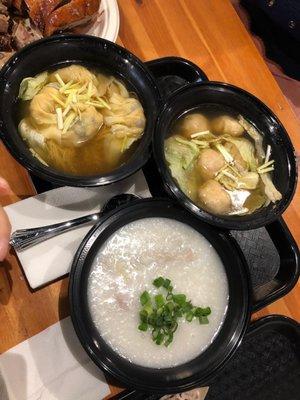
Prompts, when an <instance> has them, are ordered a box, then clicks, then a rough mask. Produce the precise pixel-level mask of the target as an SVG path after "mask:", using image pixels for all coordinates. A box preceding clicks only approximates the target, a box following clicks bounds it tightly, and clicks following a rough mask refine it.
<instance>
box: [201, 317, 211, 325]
mask: <svg viewBox="0 0 300 400" xmlns="http://www.w3.org/2000/svg"><path fill="white" fill-rule="evenodd" d="M199 322H200V324H201V325H206V324H208V323H209V321H208V318H207V317H206V316H205V315H204V316H203V315H202V316H200V317H199Z"/></svg>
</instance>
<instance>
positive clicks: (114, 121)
mask: <svg viewBox="0 0 300 400" xmlns="http://www.w3.org/2000/svg"><path fill="white" fill-rule="evenodd" d="M103 114H104V123H105V125H106V126H107V127H110V128H111V132H112V133H113V134H115V133H119V132H121V133H122V132H123V133H126V134H129V135H133V136H138V135H140V134H141V133H142V132H143V130H144V128H145V124H146V118H145V114H144V110H143V108H142V106H141V103H140V102H139V101H138V100H137V99H134V98H126V99H124V98H123V97H122V96H121V95H118V94H116V93H114V94H113V96H112V97H111V99H110V110H108V109H105V110H103Z"/></svg>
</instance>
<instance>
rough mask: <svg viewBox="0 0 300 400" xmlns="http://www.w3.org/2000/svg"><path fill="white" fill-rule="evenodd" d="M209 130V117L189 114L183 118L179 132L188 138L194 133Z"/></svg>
mask: <svg viewBox="0 0 300 400" xmlns="http://www.w3.org/2000/svg"><path fill="white" fill-rule="evenodd" d="M208 130H209V122H208V119H207V118H206V117H205V116H204V115H202V114H200V113H197V114H189V115H187V116H186V117H185V118H183V120H182V122H181V123H180V124H179V130H178V133H180V134H181V135H182V136H184V137H185V138H187V139H190V138H191V135H192V134H193V133H197V132H203V131H208Z"/></svg>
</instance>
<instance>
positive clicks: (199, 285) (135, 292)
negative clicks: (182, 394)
mask: <svg viewBox="0 0 300 400" xmlns="http://www.w3.org/2000/svg"><path fill="white" fill-rule="evenodd" d="M158 276H165V277H168V278H169V279H170V280H171V281H172V285H173V286H174V288H173V291H174V292H177V293H178V292H180V293H185V294H186V296H187V298H189V299H190V300H191V301H192V303H193V304H197V305H199V306H206V305H209V306H210V308H211V314H210V316H209V324H206V325H200V324H199V321H198V320H196V319H195V320H193V321H192V322H187V321H186V319H185V318H181V319H180V321H179V322H178V328H177V331H176V334H174V340H173V342H172V343H171V344H170V345H169V346H168V347H166V346H164V345H161V346H158V345H157V344H156V343H154V342H153V340H151V332H149V331H147V332H141V331H140V330H138V329H137V327H138V325H139V310H140V295H141V293H142V292H143V291H144V290H147V291H148V292H149V293H150V294H151V295H155V294H157V293H161V289H157V288H155V287H154V286H153V284H152V282H153V280H154V279H156V278H157V277H158ZM88 304H89V308H90V312H91V317H92V320H93V323H94V324H95V326H96V328H97V329H98V330H99V332H100V334H101V336H102V337H103V339H104V340H105V341H106V342H107V343H108V344H109V345H110V346H111V347H112V348H113V349H114V350H115V351H116V352H117V353H118V354H119V355H121V356H123V357H124V358H126V359H128V360H129V361H131V362H133V363H135V364H138V365H142V366H145V367H153V368H166V367H174V366H176V365H178V364H183V363H185V362H187V361H189V360H191V359H193V358H195V357H197V356H198V355H199V354H200V353H201V352H203V351H204V350H205V349H206V348H207V347H208V346H209V345H210V344H211V343H212V341H213V340H214V338H215V337H216V335H217V333H218V331H219V329H220V327H221V326H222V324H223V321H224V319H225V315H226V309H227V304H228V283H227V277H226V273H225V270H224V266H223V263H222V261H221V259H220V258H219V256H218V254H217V252H216V251H215V249H214V248H213V247H212V246H211V244H210V243H209V242H208V241H207V240H206V239H205V238H204V237H203V236H202V235H201V234H199V233H198V232H197V231H195V230H194V229H192V228H191V227H189V226H187V225H185V224H183V223H181V222H178V221H175V220H171V219H167V218H146V219H142V220H138V221H135V222H132V223H129V224H128V225H126V226H124V227H122V228H121V229H119V230H118V231H116V232H115V233H114V234H113V235H112V237H111V238H110V239H108V240H107V241H106V243H105V244H104V245H103V247H102V248H101V249H100V250H99V252H98V254H97V256H96V258H95V260H94V262H93V265H92V268H91V271H90V276H89V278H88Z"/></svg>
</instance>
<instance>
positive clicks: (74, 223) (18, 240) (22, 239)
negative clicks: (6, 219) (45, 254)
mask: <svg viewBox="0 0 300 400" xmlns="http://www.w3.org/2000/svg"><path fill="white" fill-rule="evenodd" d="M99 217H100V214H99V213H97V214H90V215H86V216H84V217H80V218H75V219H72V220H70V221H65V222H60V223H58V224H52V225H47V226H41V227H38V228H30V229H19V230H17V231H15V232H14V233H13V234H12V235H11V238H10V242H9V243H10V245H11V246H13V247H14V248H15V249H16V250H24V249H27V248H28V247H30V246H33V245H35V244H37V243H41V242H43V241H45V240H47V239H50V238H52V237H54V236H56V235H60V234H61V233H63V232H67V231H70V230H72V229H74V228H76V227H78V226H80V225H84V224H87V223H89V222H94V223H96V222H97V221H98V220H99Z"/></svg>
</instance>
